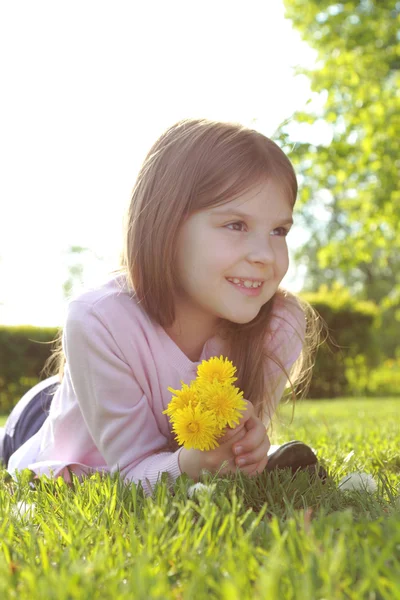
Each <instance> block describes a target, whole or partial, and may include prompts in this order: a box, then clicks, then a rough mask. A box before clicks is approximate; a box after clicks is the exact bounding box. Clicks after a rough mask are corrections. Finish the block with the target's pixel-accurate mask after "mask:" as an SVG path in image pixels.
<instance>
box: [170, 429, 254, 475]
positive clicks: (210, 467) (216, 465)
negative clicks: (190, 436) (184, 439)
mask: <svg viewBox="0 0 400 600" xmlns="http://www.w3.org/2000/svg"><path fill="white" fill-rule="evenodd" d="M245 435H246V430H245V425H244V422H243V423H242V422H240V424H239V425H238V426H237V427H236V429H229V431H228V432H227V433H225V435H224V436H223V438H220V439H219V440H218V443H219V446H218V448H214V450H196V449H194V448H190V449H188V448H182V449H181V451H180V453H179V466H180V469H181V471H182V472H183V473H186V474H187V475H189V477H191V478H192V479H194V480H195V481H197V480H198V478H199V476H200V474H201V472H202V471H203V470H206V471H210V472H211V473H217V472H218V475H224V474H225V473H228V472H233V473H234V472H235V471H236V470H237V468H238V467H237V466H236V464H235V456H234V454H233V451H232V446H233V444H235V443H236V442H239V441H240V440H241V439H242V438H244V436H245ZM222 465H224V466H223V467H222ZM221 467H222V468H221Z"/></svg>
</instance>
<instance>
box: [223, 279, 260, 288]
mask: <svg viewBox="0 0 400 600" xmlns="http://www.w3.org/2000/svg"><path fill="white" fill-rule="evenodd" d="M228 281H232V282H233V283H241V282H242V283H243V285H244V287H246V288H258V287H260V286H261V285H262V281H250V280H249V279H238V278H237V277H233V278H232V279H230V278H228Z"/></svg>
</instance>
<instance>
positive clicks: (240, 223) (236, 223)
mask: <svg viewBox="0 0 400 600" xmlns="http://www.w3.org/2000/svg"><path fill="white" fill-rule="evenodd" d="M235 225H239V227H240V226H241V225H246V223H245V222H244V221H235V223H229V225H226V227H233V226H235ZM231 231H242V230H241V229H232V230H231Z"/></svg>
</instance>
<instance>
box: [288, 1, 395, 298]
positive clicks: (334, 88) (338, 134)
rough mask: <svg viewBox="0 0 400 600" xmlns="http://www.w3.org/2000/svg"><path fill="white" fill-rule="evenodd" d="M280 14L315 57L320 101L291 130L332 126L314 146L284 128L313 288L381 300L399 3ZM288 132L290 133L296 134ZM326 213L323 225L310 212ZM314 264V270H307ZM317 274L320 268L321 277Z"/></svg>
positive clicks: (387, 274) (387, 247) (291, 8)
mask: <svg viewBox="0 0 400 600" xmlns="http://www.w3.org/2000/svg"><path fill="white" fill-rule="evenodd" d="M284 1H285V7H286V14H287V16H288V17H289V18H290V19H291V20H292V22H293V25H294V27H296V28H297V29H298V30H299V31H300V33H301V35H302V37H303V39H304V40H305V41H306V42H308V43H309V44H310V45H311V46H312V47H313V48H314V49H315V50H316V52H317V55H318V60H317V64H316V67H315V68H314V69H312V70H306V69H302V70H301V72H303V73H305V74H307V75H308V77H309V78H310V81H311V88H312V90H313V91H314V92H317V93H319V94H320V95H321V98H323V99H324V102H323V107H322V109H319V110H313V109H312V108H310V109H309V110H305V111H302V112H298V113H296V114H295V115H294V118H293V121H294V122H295V123H308V124H310V125H313V126H314V127H316V126H317V125H318V123H319V122H321V121H325V122H327V123H330V125H331V129H332V142H331V143H330V144H329V145H322V144H320V145H312V144H309V143H307V142H304V140H297V139H295V138H294V136H293V134H292V133H290V131H291V127H290V123H289V125H287V126H284V127H283V128H282V130H281V141H282V142H283V144H284V145H286V146H287V148H288V149H291V152H290V155H291V157H292V158H293V160H294V162H295V163H296V164H297V170H298V173H299V180H300V184H301V196H300V206H301V213H302V217H303V222H304V223H305V225H306V226H307V227H308V229H309V231H310V233H311V235H310V241H309V242H308V243H307V244H306V247H303V248H302V249H301V250H300V252H299V253H298V257H297V258H298V260H300V261H303V262H305V263H308V267H309V281H310V282H311V285H309V286H308V287H315V283H316V280H317V281H318V282H319V283H321V282H322V281H321V280H324V281H325V282H329V281H333V280H338V279H339V280H341V281H342V282H343V283H346V284H348V285H351V286H353V287H354V289H355V291H357V292H358V293H360V294H361V295H364V296H365V297H369V298H372V299H374V300H376V301H377V302H380V303H382V302H383V301H388V300H391V302H392V304H396V303H398V299H399V292H400V268H399V267H400V258H399V257H400V235H399V234H400V218H399V217H400V190H399V172H400V35H399V30H400V3H399V2H398V0H385V1H382V0H375V1H373V0H351V1H346V2H341V3H337V2H332V1H329V0H284ZM292 130H293V128H292ZM321 208H323V210H324V218H326V222H325V224H324V227H323V228H321V222H320V221H319V219H318V218H316V214H317V215H318V214H321ZM315 258H316V259H317V261H318V267H319V270H318V271H317V270H316V269H315V268H314V269H313V264H315V262H317V261H314V263H313V259H315ZM321 268H322V270H321Z"/></svg>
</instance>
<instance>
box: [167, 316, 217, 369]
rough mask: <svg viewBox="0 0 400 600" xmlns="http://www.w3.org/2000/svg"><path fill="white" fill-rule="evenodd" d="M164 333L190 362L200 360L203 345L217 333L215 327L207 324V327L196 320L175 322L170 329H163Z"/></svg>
mask: <svg viewBox="0 0 400 600" xmlns="http://www.w3.org/2000/svg"><path fill="white" fill-rule="evenodd" d="M164 330H165V332H166V333H167V334H168V335H169V337H170V338H171V339H172V340H173V341H174V342H175V344H176V345H177V346H178V347H179V348H180V349H181V350H182V352H183V353H184V354H186V356H187V357H188V358H189V360H191V361H192V362H197V361H198V360H200V356H201V353H202V350H203V348H204V344H205V343H206V342H207V340H209V339H210V338H212V337H214V335H216V332H217V326H216V324H215V325H212V324H211V323H208V326H207V325H206V324H205V323H203V322H200V321H199V320H196V319H181V320H180V321H177V320H175V322H174V324H173V325H172V326H170V327H165V328H164Z"/></svg>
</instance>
